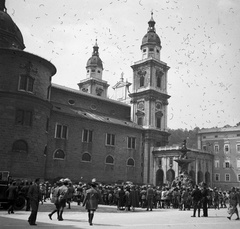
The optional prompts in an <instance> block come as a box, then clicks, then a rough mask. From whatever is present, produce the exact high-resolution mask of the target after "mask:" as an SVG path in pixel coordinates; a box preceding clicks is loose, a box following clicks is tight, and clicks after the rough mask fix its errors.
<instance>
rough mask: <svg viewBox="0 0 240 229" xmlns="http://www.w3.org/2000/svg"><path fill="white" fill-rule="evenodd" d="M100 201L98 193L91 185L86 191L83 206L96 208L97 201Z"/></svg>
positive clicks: (89, 208)
mask: <svg viewBox="0 0 240 229" xmlns="http://www.w3.org/2000/svg"><path fill="white" fill-rule="evenodd" d="M100 201H101V195H100V193H99V192H98V191H97V190H96V189H94V188H93V187H91V188H90V189H88V190H87V191H86V195H85V197H84V200H83V206H85V205H86V209H87V210H96V209H97V208H98V203H99V202H100Z"/></svg>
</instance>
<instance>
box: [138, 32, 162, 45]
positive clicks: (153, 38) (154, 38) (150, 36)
mask: <svg viewBox="0 0 240 229" xmlns="http://www.w3.org/2000/svg"><path fill="white" fill-rule="evenodd" d="M148 44H153V45H157V46H160V47H161V40H160V38H159V36H158V35H157V34H156V33H155V32H148V33H147V34H146V35H145V36H144V37H143V39H142V46H143V45H148Z"/></svg>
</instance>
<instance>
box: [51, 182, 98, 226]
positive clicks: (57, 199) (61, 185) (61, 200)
mask: <svg viewBox="0 0 240 229" xmlns="http://www.w3.org/2000/svg"><path fill="white" fill-rule="evenodd" d="M56 184H57V185H56V186H55V187H54V188H53V189H52V192H51V194H52V195H51V202H52V203H54V205H55V209H54V210H53V211H52V212H51V213H50V214H48V216H49V219H50V220H52V216H53V214H55V213H57V219H58V220H59V221H63V212H64V208H65V207H66V206H67V204H68V208H69V209H70V208H71V207H70V203H71V201H72V198H73V195H74V193H75V189H74V188H73V185H72V182H71V181H70V180H69V179H61V180H60V181H58V182H57V183H56ZM96 187H97V183H96V181H92V182H91V183H89V184H87V186H86V189H85V197H84V199H83V202H82V206H83V207H84V206H85V208H86V209H87V211H88V222H89V225H93V224H92V221H93V217H94V212H95V211H96V209H97V208H98V204H99V203H100V202H102V198H101V194H100V192H99V191H98V190H97V189H96Z"/></svg>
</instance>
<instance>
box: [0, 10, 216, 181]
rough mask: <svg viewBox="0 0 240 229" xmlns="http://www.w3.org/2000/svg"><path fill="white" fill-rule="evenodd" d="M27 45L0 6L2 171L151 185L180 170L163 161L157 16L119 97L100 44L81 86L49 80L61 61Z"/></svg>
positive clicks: (162, 70) (163, 68) (163, 92)
mask: <svg viewBox="0 0 240 229" xmlns="http://www.w3.org/2000/svg"><path fill="white" fill-rule="evenodd" d="M24 48H25V45H24V41H23V37H22V34H21V32H20V30H19V28H18V27H17V25H16V24H15V23H14V22H13V20H12V18H11V17H10V16H9V15H8V14H7V12H6V11H5V9H4V8H2V9H0V66H1V67H0V95H1V96H0V111H1V112H0V128H1V131H0V134H1V136H0V139H1V141H0V157H1V168H0V170H1V171H9V172H10V174H11V176H12V177H13V178H19V179H30V180H33V179H34V178H36V177H40V178H41V179H42V180H47V181H53V180H56V179H59V178H62V177H68V178H70V179H71V180H73V181H83V182H87V181H89V180H91V179H92V178H93V177H95V178H96V179H97V180H98V181H99V182H103V183H114V182H125V181H132V182H133V183H138V184H142V183H151V184H154V185H162V184H163V183H166V182H167V179H170V180H169V181H171V180H173V179H174V178H175V176H177V175H179V172H178V168H177V164H176V163H175V162H173V163H172V165H174V166H173V167H172V166H171V167H169V168H168V167H167V166H165V167H164V168H162V167H160V166H159V163H160V162H159V161H160V159H159V158H160V157H162V156H161V149H162V148H163V147H165V146H166V145H167V144H168V137H169V133H168V132H167V106H168V99H169V98H170V96H169V95H168V93H167V76H168V70H169V66H168V65H167V64H166V63H164V62H163V61H162V60H161V48H162V46H161V40H160V38H159V36H158V35H157V33H156V31H155V21H154V20H153V17H151V19H150V21H149V22H148V29H147V33H146V34H145V35H144V37H143V39H142V44H141V52H142V59H141V60H139V61H137V62H135V63H134V64H133V65H132V66H131V67H132V69H133V80H132V82H133V83H132V85H131V83H129V82H124V79H123V77H122V78H121V80H120V81H119V82H117V83H116V85H115V86H114V87H113V88H114V91H115V99H114V100H113V99H109V98H108V94H107V90H108V87H109V84H108V83H107V82H106V81H105V80H103V79H102V78H103V64H102V60H101V58H100V56H99V47H98V44H97V42H96V44H95V45H94V46H93V52H92V56H91V57H90V58H89V59H88V61H87V64H86V77H85V79H83V80H81V81H80V82H79V83H78V86H79V90H75V89H71V88H68V87H65V86H61V85H57V84H54V83H52V77H53V76H54V75H55V74H56V67H55V66H54V65H53V64H52V63H50V62H49V61H47V60H45V59H43V58H42V57H39V56H36V55H34V54H32V53H28V52H25V51H24ZM54 77H57V76H54ZM130 86H132V88H131V92H129V90H130V89H129V88H130ZM198 153H199V152H198ZM163 154H164V155H165V156H166V152H165V151H164V153H163ZM174 155H175V157H178V156H179V151H178V153H176V152H175V153H174ZM209 160H211V158H209ZM161 166H162V165H161ZM173 168H175V172H174V173H173V174H172V176H170V177H169V176H168V177H167V176H166V174H167V171H168V170H169V169H171V170H172V169H173ZM192 169H193V170H196V169H197V168H196V167H195V166H194V167H192ZM195 172H196V171H195ZM159 174H160V175H159Z"/></svg>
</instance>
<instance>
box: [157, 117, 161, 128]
mask: <svg viewBox="0 0 240 229" xmlns="http://www.w3.org/2000/svg"><path fill="white" fill-rule="evenodd" d="M157 128H161V118H160V117H157Z"/></svg>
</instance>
